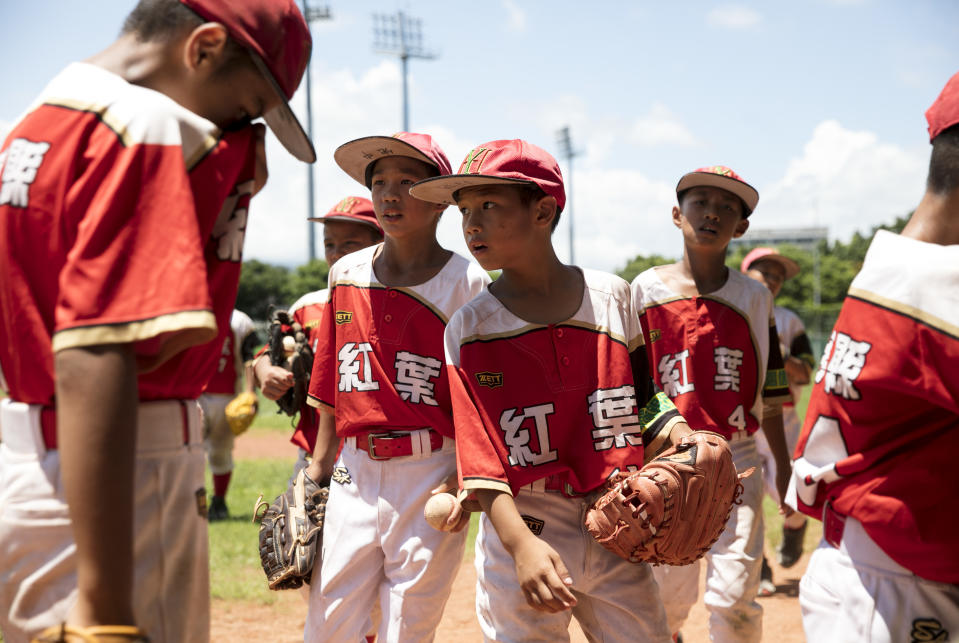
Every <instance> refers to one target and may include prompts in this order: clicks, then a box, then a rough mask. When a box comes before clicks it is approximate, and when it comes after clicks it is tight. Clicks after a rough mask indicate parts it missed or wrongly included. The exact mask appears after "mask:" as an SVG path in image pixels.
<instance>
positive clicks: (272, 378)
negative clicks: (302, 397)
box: [256, 360, 293, 402]
mask: <svg viewBox="0 0 959 643" xmlns="http://www.w3.org/2000/svg"><path fill="white" fill-rule="evenodd" d="M256 379H257V380H259V382H260V389H261V390H262V391H263V397H265V398H266V399H268V400H273V401H274V402H275V401H277V400H278V399H280V398H281V397H283V395H284V394H285V393H286V392H287V391H289V390H290V389H291V388H292V387H293V373H291V372H290V371H288V370H286V369H285V368H283V367H282V366H273V365H272V364H270V363H269V360H260V361H259V362H257V365H256Z"/></svg>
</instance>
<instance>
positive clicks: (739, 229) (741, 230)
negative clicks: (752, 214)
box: [733, 219, 749, 239]
mask: <svg viewBox="0 0 959 643" xmlns="http://www.w3.org/2000/svg"><path fill="white" fill-rule="evenodd" d="M748 229H749V219H740V220H739V223H737V224H736V231H735V232H733V239H738V238H739V237H741V236H743V235H744V234H746V230H748Z"/></svg>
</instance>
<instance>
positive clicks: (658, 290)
mask: <svg viewBox="0 0 959 643" xmlns="http://www.w3.org/2000/svg"><path fill="white" fill-rule="evenodd" d="M630 293H631V296H632V298H633V306H634V308H635V309H636V310H637V311H638V312H639V313H642V312H643V311H644V310H645V309H646V308H647V307H649V306H651V305H653V304H664V303H666V302H669V301H672V300H675V299H680V298H682V296H681V295H680V294H679V293H677V292H675V291H674V290H672V289H671V288H669V287H668V286H667V285H666V284H665V283H664V282H663V280H662V279H660V278H659V275H658V274H656V268H655V267H654V268H647V269H646V270H644V271H643V272H641V273H639V274H638V275H636V278H635V279H633V282H632V284H630Z"/></svg>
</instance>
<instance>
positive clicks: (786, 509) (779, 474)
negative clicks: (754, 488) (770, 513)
mask: <svg viewBox="0 0 959 643" xmlns="http://www.w3.org/2000/svg"><path fill="white" fill-rule="evenodd" d="M789 465H790V466H785V467H780V466H777V467H776V490H777V491H779V513H780V514H782V515H783V516H786V517H787V518H788V517H789V516H791V515H792V514H793V513H795V511H796V510H795V509H793V508H792V507H790V506H789V505H787V504H786V502H785V500H784V498H785V497H786V490H787V489H788V488H789V478H790V477H791V476H792V472H793V470H792V466H791V465H792V462H790V463H789Z"/></svg>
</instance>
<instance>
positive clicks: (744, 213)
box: [676, 186, 751, 217]
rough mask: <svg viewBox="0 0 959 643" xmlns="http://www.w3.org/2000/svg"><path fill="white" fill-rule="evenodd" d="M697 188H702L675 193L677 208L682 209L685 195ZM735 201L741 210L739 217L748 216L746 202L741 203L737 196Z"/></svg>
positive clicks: (694, 187)
mask: <svg viewBox="0 0 959 643" xmlns="http://www.w3.org/2000/svg"><path fill="white" fill-rule="evenodd" d="M697 187H702V186H693V187H691V188H686V189H685V190H683V191H682V192H677V193H676V202H677V203H678V204H679V208H680V209H682V207H683V199H685V198H686V195H687V194H689V191H690V190H695V189H696V188H697ZM720 189H722V188H720ZM727 192H728V190H727ZM730 194H732V192H730ZM733 196H736V195H735V194H733ZM736 200H737V201H739V206H740V207H741V208H742V212H740V213H739V214H740V216H742V217H747V216H749V215H750V214H751V212H750V211H749V207H748V206H747V205H746V202H745V201H743V200H742V198H740V197H738V196H736Z"/></svg>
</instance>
